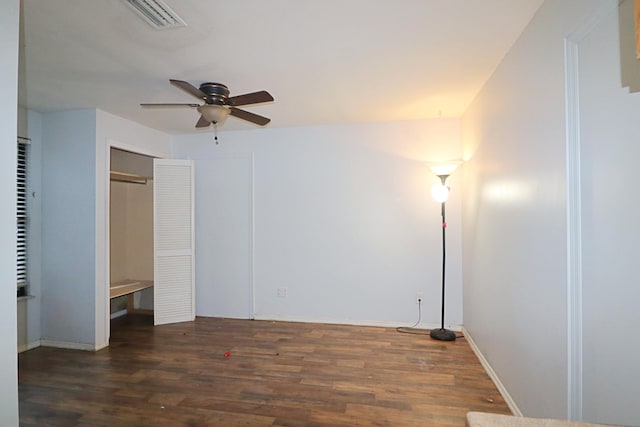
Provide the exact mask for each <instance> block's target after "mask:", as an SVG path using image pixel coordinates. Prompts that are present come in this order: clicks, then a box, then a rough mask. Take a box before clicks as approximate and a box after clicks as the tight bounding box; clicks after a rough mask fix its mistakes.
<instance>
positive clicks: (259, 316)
mask: <svg viewBox="0 0 640 427" xmlns="http://www.w3.org/2000/svg"><path fill="white" fill-rule="evenodd" d="M253 318H254V320H271V321H276V322H300V323H325V324H327V325H353V326H377V327H382V328H402V327H405V328H406V327H409V326H412V325H413V324H412V323H404V322H382V321H378V320H354V319H313V318H311V319H310V318H308V317H295V316H293V317H290V316H280V315H274V314H272V315H262V314H256V315H255V316H254V317H253ZM439 327H440V325H436V324H433V323H420V324H418V325H417V326H416V328H420V329H437V328H439ZM447 327H448V328H449V329H451V330H452V331H457V332H460V331H461V330H462V326H461V325H449V326H447Z"/></svg>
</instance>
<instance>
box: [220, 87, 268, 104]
mask: <svg viewBox="0 0 640 427" xmlns="http://www.w3.org/2000/svg"><path fill="white" fill-rule="evenodd" d="M271 101H273V96H271V94H270V93H269V92H267V91H266V90H261V91H260V92H252V93H245V94H244V95H238V96H232V97H230V98H229V105H233V106H236V107H239V106H241V105H248V104H259V103H261V102H271Z"/></svg>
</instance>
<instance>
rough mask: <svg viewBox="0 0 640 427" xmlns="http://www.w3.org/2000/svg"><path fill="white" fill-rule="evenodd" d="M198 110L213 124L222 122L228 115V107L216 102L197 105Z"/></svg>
mask: <svg viewBox="0 0 640 427" xmlns="http://www.w3.org/2000/svg"><path fill="white" fill-rule="evenodd" d="M198 111H199V112H200V114H202V116H203V117H204V118H205V119H207V120H208V121H210V122H211V123H215V124H222V122H224V121H225V120H226V119H227V117H228V116H229V112H230V110H229V107H226V106H224V105H216V104H205V105H201V106H200V107H198Z"/></svg>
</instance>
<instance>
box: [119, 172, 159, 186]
mask: <svg viewBox="0 0 640 427" xmlns="http://www.w3.org/2000/svg"><path fill="white" fill-rule="evenodd" d="M150 179H153V177H152V176H144V175H136V174H133V173H126V172H116V171H111V181H118V182H128V183H130V184H143V185H144V184H146V183H147V181H149V180H150Z"/></svg>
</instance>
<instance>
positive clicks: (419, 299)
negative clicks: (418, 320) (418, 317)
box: [416, 292, 424, 304]
mask: <svg viewBox="0 0 640 427" xmlns="http://www.w3.org/2000/svg"><path fill="white" fill-rule="evenodd" d="M423 302H424V297H423V296H422V292H417V293H416V304H421V303H423Z"/></svg>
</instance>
